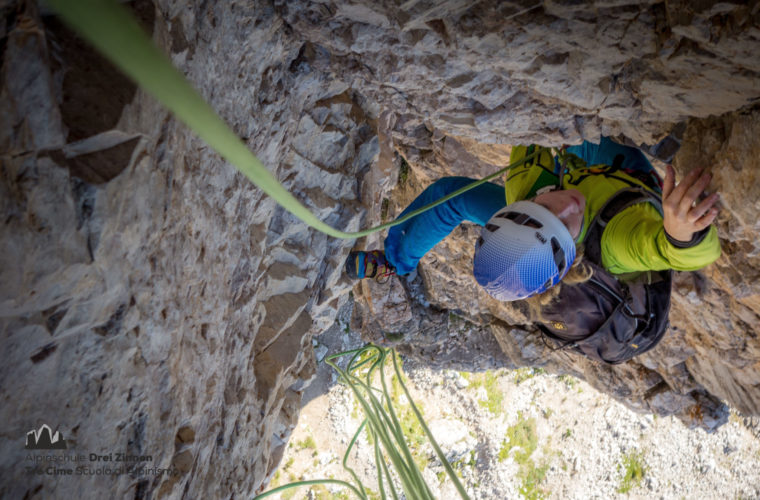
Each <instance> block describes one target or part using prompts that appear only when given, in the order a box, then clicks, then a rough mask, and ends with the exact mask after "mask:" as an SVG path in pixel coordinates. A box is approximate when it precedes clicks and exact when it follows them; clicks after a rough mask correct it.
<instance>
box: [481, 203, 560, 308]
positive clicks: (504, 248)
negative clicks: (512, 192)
mask: <svg viewBox="0 0 760 500" xmlns="http://www.w3.org/2000/svg"><path fill="white" fill-rule="evenodd" d="M574 260H575V241H574V240H573V237H572V236H571V235H570V232H569V231H568V229H567V227H566V226H565V225H564V224H563V223H562V221H561V220H560V219H559V218H557V216H556V215H554V214H553V213H552V212H551V211H549V210H548V209H547V208H545V207H543V206H541V205H539V204H537V203H534V202H532V201H518V202H515V203H512V204H511V205H508V206H506V207H504V208H502V209H501V210H499V211H498V212H496V214H495V215H494V216H493V217H491V219H490V220H489V221H488V223H487V224H486V225H485V227H483V229H482V231H481V236H480V238H478V241H477V243H476V244H475V257H474V259H473V274H474V275H475V280H476V281H477V282H478V283H479V284H480V285H481V286H482V287H483V288H485V290H486V291H487V292H488V293H489V294H490V295H491V296H493V297H494V298H496V299H498V300H502V301H512V300H520V299H525V298H527V297H530V296H532V295H536V294H540V293H543V292H544V291H546V290H548V289H549V288H551V287H552V286H554V285H556V284H557V283H559V281H560V280H561V279H562V278H563V277H564V276H565V274H567V272H568V270H569V269H570V266H572V264H573V261H574Z"/></svg>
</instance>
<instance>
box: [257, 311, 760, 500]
mask: <svg viewBox="0 0 760 500" xmlns="http://www.w3.org/2000/svg"><path fill="white" fill-rule="evenodd" d="M349 315H350V307H347V308H345V309H344V310H343V311H342V312H341V315H340V317H339V320H338V322H337V323H336V324H335V325H334V326H333V327H332V328H331V329H330V330H329V331H327V332H326V333H325V334H323V335H322V336H320V337H319V338H318V339H317V342H318V345H317V346H316V347H315V349H316V351H317V353H318V358H319V359H320V360H321V359H323V357H324V356H325V355H326V354H328V353H334V352H340V351H342V350H346V349H351V348H355V347H359V346H361V345H362V342H361V341H360V340H359V339H358V335H356V334H355V333H354V332H351V331H350V330H349V328H348V326H347V325H348V316H349ZM404 370H405V372H406V375H407V377H408V379H409V389H410V391H411V393H412V397H413V399H414V401H415V402H416V403H417V404H418V406H420V407H421V408H422V411H423V413H424V416H425V419H426V421H427V423H428V425H429V426H430V428H431V430H432V432H433V435H434V436H435V437H436V439H437V440H438V442H439V444H440V445H441V448H442V449H443V450H444V452H445V453H446V454H447V458H448V459H449V461H450V462H452V463H453V464H454V466H455V468H456V470H457V472H458V474H459V475H460V477H462V480H463V483H464V484H465V486H466V488H467V490H468V492H469V494H470V496H471V497H472V498H473V499H505V498H509V499H513V498H515V499H516V498H557V499H560V498H561V499H589V498H604V499H607V498H647V499H649V498H660V499H681V498H700V499H705V498H707V499H718V498H720V499H724V498H729V499H739V498H742V499H751V498H760V467H758V465H759V464H760V439H759V438H758V434H760V433H759V432H758V430H757V427H756V421H751V420H749V419H743V418H742V417H741V416H739V415H737V414H735V413H732V415H731V418H730V420H729V423H728V424H726V425H724V426H723V427H721V428H720V429H718V430H717V431H716V432H714V433H712V434H707V433H706V432H704V431H702V430H699V429H697V430H690V429H688V428H686V427H685V426H684V425H683V424H682V423H681V422H680V421H678V420H675V419H673V418H657V417H654V416H652V415H641V414H637V413H634V412H632V411H630V410H628V409H627V408H625V407H624V406H622V405H621V404H620V403H618V402H616V401H614V400H613V399H611V398H609V397H608V396H606V395H605V394H602V393H599V392H597V391H596V390H595V389H593V388H592V387H591V386H589V385H588V384H586V383H585V382H583V381H580V380H578V379H575V378H572V377H567V376H554V375H550V374H547V373H544V372H543V371H542V370H540V369H532V368H523V369H519V370H501V371H498V372H489V373H481V374H467V373H460V372H455V371H448V370H443V371H436V370H431V369H429V368H427V367H425V366H420V365H418V364H414V363H412V362H411V361H408V362H406V363H405V366H404ZM303 401H304V404H303V408H302V410H301V415H300V419H299V423H298V426H297V428H296V429H295V431H294V432H293V435H292V436H291V438H290V442H289V445H288V449H287V451H286V453H285V455H284V457H283V460H282V462H281V465H280V469H279V471H278V473H277V475H276V477H275V480H273V482H272V484H271V485H270V486H273V485H275V484H285V483H288V482H291V481H294V480H300V479H319V478H328V477H334V478H339V479H345V480H350V476H349V474H348V473H347V472H346V471H345V470H344V469H343V468H342V465H341V461H342V458H343V454H344V453H345V450H346V447H347V446H348V443H349V441H350V440H351V437H352V436H353V434H354V432H355V431H356V429H357V428H358V426H359V424H360V415H361V412H360V411H358V408H357V407H356V404H355V403H354V400H353V396H352V395H351V393H350V392H349V390H348V389H347V388H346V387H344V386H343V385H341V384H338V383H336V376H335V375H334V374H333V372H332V369H331V368H330V367H329V366H327V365H325V364H324V363H323V362H320V366H319V370H318V373H317V378H316V379H315V381H314V382H313V383H312V385H311V386H310V387H309V388H308V389H307V392H306V393H305V395H304V400H303ZM405 402H406V401H405V398H404V397H403V396H402V397H401V398H400V399H399V403H400V411H401V412H402V413H403V412H404V411H405V408H406V409H408V406H405V405H404V403H405ZM753 425H755V427H754V428H753ZM412 448H413V452H414V453H415V457H417V458H418V459H419V460H418V461H419V462H420V463H422V464H424V465H425V469H424V471H423V475H424V476H425V478H426V479H427V481H428V484H429V486H430V488H431V490H432V492H433V494H434V495H435V497H436V498H441V499H455V498H459V496H458V494H457V492H456V490H455V489H454V486H453V484H452V482H451V481H450V480H448V478H447V477H445V474H444V469H443V467H442V466H441V463H440V461H438V459H437V458H435V455H434V453H433V450H432V448H431V447H430V446H429V445H427V444H421V445H415V446H413V447H412ZM372 450H373V449H372V448H371V447H370V445H369V444H368V442H367V440H366V438H365V437H364V435H363V436H362V438H360V439H359V441H358V442H357V446H356V449H355V451H354V452H353V453H352V454H351V456H350V458H349V462H348V463H349V465H350V466H352V467H353V468H354V469H355V471H356V472H357V474H358V475H359V477H360V478H362V481H364V484H365V486H367V487H369V488H370V489H372V490H377V489H378V488H377V482H376V481H377V480H376V476H375V473H374V469H375V467H374V459H373V457H374V454H373V451H372ZM281 498H298V499H300V498H311V499H314V498H352V496H351V495H350V494H349V493H347V492H345V490H342V489H341V488H340V487H336V486H333V485H329V486H326V487H325V486H318V487H312V488H311V489H307V488H306V487H303V488H299V489H297V490H295V489H294V490H289V491H288V492H285V493H284V494H282V496H281Z"/></svg>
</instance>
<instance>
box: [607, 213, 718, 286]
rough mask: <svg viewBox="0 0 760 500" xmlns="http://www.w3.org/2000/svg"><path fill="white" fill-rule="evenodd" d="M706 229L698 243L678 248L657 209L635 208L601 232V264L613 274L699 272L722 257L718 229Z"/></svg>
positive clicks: (619, 215)
mask: <svg viewBox="0 0 760 500" xmlns="http://www.w3.org/2000/svg"><path fill="white" fill-rule="evenodd" d="M706 229H707V231H706V232H705V233H704V234H702V235H700V238H701V239H700V240H699V241H698V242H696V244H693V245H692V246H685V247H679V246H676V245H674V244H673V243H672V242H671V241H670V240H669V239H668V237H667V236H666V234H665V229H664V226H663V219H662V217H661V216H660V214H659V213H658V212H657V209H655V208H654V207H653V206H652V205H650V204H649V203H640V204H637V205H634V206H632V207H629V208H627V209H625V210H623V211H622V212H620V213H619V214H617V215H616V216H615V217H613V218H612V220H611V221H610V222H609V224H607V227H606V228H605V230H604V233H602V265H603V266H604V268H605V269H607V270H608V271H609V272H611V273H613V274H622V273H628V272H633V271H646V270H664V269H676V270H679V271H693V270H697V269H700V268H702V267H705V266H707V265H708V264H711V263H712V262H714V261H715V260H716V259H717V258H718V257H720V241H719V240H718V233H717V230H716V229H715V226H710V227H709V228H706Z"/></svg>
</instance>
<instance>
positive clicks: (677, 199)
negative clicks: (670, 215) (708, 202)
mask: <svg viewBox="0 0 760 500" xmlns="http://www.w3.org/2000/svg"><path fill="white" fill-rule="evenodd" d="M672 168H673V167H669V169H672ZM701 173H702V169H699V168H697V169H694V170H692V171H691V172H689V173H688V174H686V177H684V179H683V180H682V181H681V182H679V183H678V184H676V186H675V187H674V188H673V190H672V191H670V193H668V195H667V196H666V195H665V193H663V196H662V202H663V204H664V205H666V206H667V207H668V208H670V210H672V211H673V212H676V213H686V211H688V210H684V208H687V207H688V206H689V205H691V204H692V203H693V202H694V200H695V199H696V197H695V198H693V199H692V200H691V201H689V202H688V204H682V202H683V201H685V200H684V197H685V195H686V192H687V190H688V189H689V188H691V187H692V186H693V185H694V182H695V181H696V180H697V179H698V178H699V176H700V174H701ZM673 177H674V181H675V172H673Z"/></svg>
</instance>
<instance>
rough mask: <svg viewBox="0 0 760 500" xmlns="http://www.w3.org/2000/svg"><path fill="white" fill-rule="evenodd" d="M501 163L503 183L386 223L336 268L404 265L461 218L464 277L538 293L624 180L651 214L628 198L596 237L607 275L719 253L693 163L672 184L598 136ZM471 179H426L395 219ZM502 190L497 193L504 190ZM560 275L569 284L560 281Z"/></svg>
mask: <svg viewBox="0 0 760 500" xmlns="http://www.w3.org/2000/svg"><path fill="white" fill-rule="evenodd" d="M535 152H537V153H538V154H537V156H536V157H534V158H533V159H532V160H529V161H527V162H526V163H524V164H522V165H520V166H518V167H516V168H514V169H512V170H510V171H509V172H508V175H507V180H506V184H505V188H502V187H500V186H499V185H497V184H493V183H485V184H482V185H480V186H478V187H476V188H474V189H472V190H470V191H467V192H465V193H463V194H461V195H459V196H457V197H455V198H452V199H451V200H449V201H447V202H445V203H443V204H441V205H438V206H436V207H435V208H433V209H431V210H428V211H426V212H424V213H422V214H420V215H418V216H416V217H413V218H412V219H410V220H408V221H406V222H404V223H402V224H400V225H397V226H394V227H392V228H391V229H390V230H389V232H388V236H387V238H386V239H385V242H384V250H369V251H352V252H351V253H350V255H349V257H348V259H347V260H346V264H345V270H346V273H347V274H348V275H349V276H350V277H353V278H359V279H361V278H375V279H380V278H387V277H389V276H391V275H393V274H399V275H405V274H408V273H410V272H412V271H413V270H414V269H415V268H416V267H417V263H418V262H419V260H420V259H421V258H422V256H423V255H425V253H427V252H428V251H429V250H430V249H431V248H433V247H434V246H435V245H436V243H438V242H439V241H441V240H442V239H443V238H445V237H446V236H447V235H448V234H449V233H450V232H451V231H452V230H453V229H454V228H455V227H456V226H457V225H459V224H460V223H461V222H462V221H465V220H468V221H471V222H474V223H476V224H478V225H480V226H483V229H482V230H481V237H480V238H479V239H478V241H477V243H476V245H475V255H474V258H473V274H474V276H475V279H476V281H477V282H478V283H479V284H480V285H481V286H483V287H484V288H485V290H486V291H487V292H488V293H489V294H490V295H492V296H493V297H495V298H496V299H499V300H502V301H513V300H521V299H526V298H529V297H532V296H536V295H538V294H542V293H543V292H545V291H547V290H548V289H550V288H551V287H553V286H554V285H556V284H557V283H559V282H560V280H563V278H566V277H567V275H568V273H571V270H572V269H574V268H576V267H577V266H574V265H573V264H574V262H575V261H576V260H578V261H581V260H582V259H576V254H577V253H578V252H577V250H576V245H578V248H579V249H580V248H582V243H583V241H584V237H585V236H586V229H587V228H588V225H589V222H590V221H591V220H593V218H594V216H595V215H596V213H597V212H598V211H599V210H600V208H601V207H602V206H603V205H604V203H605V201H607V200H608V199H609V198H610V197H612V195H613V194H614V193H616V192H618V191H619V190H620V189H623V188H628V187H637V188H644V189H647V190H650V191H652V192H654V193H655V194H656V195H657V196H658V197H659V196H661V198H662V211H663V214H662V215H660V213H659V212H658V211H657V209H655V207H653V206H652V205H651V204H649V203H637V204H634V205H633V206H630V207H628V208H626V209H624V210H622V211H621V212H619V213H618V214H616V215H615V216H614V217H613V218H612V219H611V220H610V221H609V223H608V224H607V226H606V227H605V229H604V231H603V233H602V236H601V254H602V265H603V267H604V269H606V270H607V271H608V272H609V273H611V274H612V275H622V274H625V273H631V272H637V271H647V270H652V271H656V270H665V269H675V270H684V271H687V270H696V269H700V268H702V267H705V266H707V265H708V264H710V263H712V262H713V261H715V260H716V259H717V258H718V257H719V256H720V244H719V240H718V236H717V231H716V228H715V226H714V225H713V224H712V222H713V221H714V220H715V218H716V216H717V215H718V210H719V209H718V205H717V202H718V201H719V194H718V193H717V192H716V193H712V194H707V193H706V191H705V190H706V188H707V186H708V184H709V183H710V180H711V178H712V176H711V174H710V173H708V172H705V171H703V169H694V170H692V171H691V172H689V173H688V174H687V175H686V177H685V178H684V179H683V180H682V181H681V182H680V183H678V184H676V182H675V171H674V169H673V167H672V166H670V165H668V166H667V170H666V174H665V180H664V182H663V181H662V180H661V178H660V177H659V175H658V174H657V172H656V171H655V169H654V168H653V167H652V165H651V163H650V162H649V160H647V158H646V157H645V156H644V154H643V153H642V152H641V151H639V150H638V149H636V148H632V147H628V146H624V145H621V144H618V143H616V142H614V141H612V140H611V139H609V138H607V137H602V139H601V141H600V143H599V144H594V143H591V142H588V141H586V142H584V143H583V144H581V145H577V146H571V147H567V148H566V149H564V150H562V151H561V154H558V155H554V154H553V153H552V150H551V149H549V148H542V147H537V146H527V147H526V146H517V147H515V148H513V150H512V153H511V158H510V160H511V161H512V162H515V161H517V160H520V159H522V158H525V157H526V156H529V155H530V154H532V153H535ZM471 182H473V179H469V178H466V177H446V178H442V179H440V180H438V181H436V182H435V183H433V184H432V185H430V186H428V188H427V189H425V190H424V191H423V192H422V193H421V194H420V195H419V196H418V197H417V198H416V199H415V200H414V201H413V202H412V204H411V205H409V207H407V208H406V210H404V212H403V213H402V214H401V215H402V216H403V215H404V214H406V213H408V212H410V211H412V210H415V209H417V208H419V207H422V206H424V205H426V204H428V203H431V202H433V201H435V200H438V199H440V198H441V197H443V196H445V195H447V194H449V193H452V192H453V191H455V190H457V189H459V188H461V187H463V186H465V185H467V184H469V183H471ZM502 189H506V198H505V195H504V191H502ZM568 282H569V281H568Z"/></svg>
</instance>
